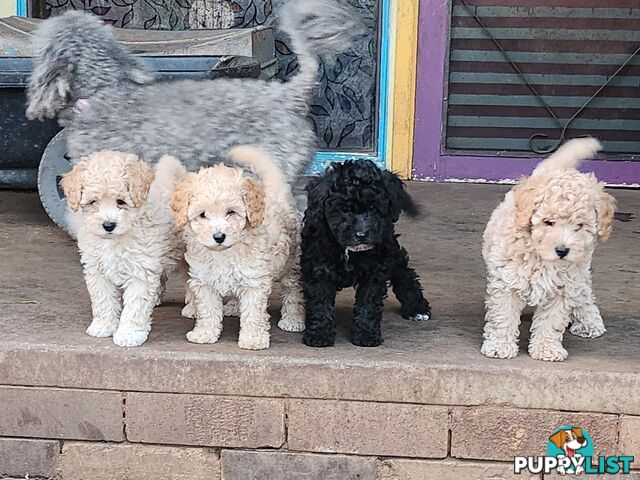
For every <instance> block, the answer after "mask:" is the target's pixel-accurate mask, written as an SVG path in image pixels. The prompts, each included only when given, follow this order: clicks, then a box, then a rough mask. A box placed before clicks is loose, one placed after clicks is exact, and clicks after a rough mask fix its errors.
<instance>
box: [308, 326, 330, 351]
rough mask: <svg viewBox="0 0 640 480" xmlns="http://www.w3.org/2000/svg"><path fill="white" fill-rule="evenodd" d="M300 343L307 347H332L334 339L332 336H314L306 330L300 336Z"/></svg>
mask: <svg viewBox="0 0 640 480" xmlns="http://www.w3.org/2000/svg"><path fill="white" fill-rule="evenodd" d="M302 343H304V344H305V345H306V346H307V347H333V345H334V344H335V338H334V336H333V335H316V334H311V333H309V330H307V331H306V332H305V333H304V335H303V336H302Z"/></svg>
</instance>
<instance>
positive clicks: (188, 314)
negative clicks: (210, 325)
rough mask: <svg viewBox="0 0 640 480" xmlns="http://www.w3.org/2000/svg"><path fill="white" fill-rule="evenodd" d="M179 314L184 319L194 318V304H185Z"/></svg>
mask: <svg viewBox="0 0 640 480" xmlns="http://www.w3.org/2000/svg"><path fill="white" fill-rule="evenodd" d="M180 314H181V315H182V316H183V317H185V318H196V305H195V303H194V302H189V303H187V304H186V305H185V306H184V307H182V311H181V312H180Z"/></svg>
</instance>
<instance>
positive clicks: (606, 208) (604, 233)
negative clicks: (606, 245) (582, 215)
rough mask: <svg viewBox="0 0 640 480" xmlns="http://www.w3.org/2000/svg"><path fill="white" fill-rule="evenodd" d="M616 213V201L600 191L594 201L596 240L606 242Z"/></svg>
mask: <svg viewBox="0 0 640 480" xmlns="http://www.w3.org/2000/svg"><path fill="white" fill-rule="evenodd" d="M615 212H616V199H615V198H613V197H612V196H611V195H609V194H608V193H606V192H605V191H602V192H601V193H600V195H599V198H598V200H597V201H596V219H597V228H598V239H599V240H600V241H601V242H606V241H607V240H608V239H609V235H611V231H612V230H613V217H614V214H615Z"/></svg>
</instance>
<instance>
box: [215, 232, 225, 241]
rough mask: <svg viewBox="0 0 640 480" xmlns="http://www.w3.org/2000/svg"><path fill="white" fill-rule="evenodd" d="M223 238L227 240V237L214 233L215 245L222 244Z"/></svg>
mask: <svg viewBox="0 0 640 480" xmlns="http://www.w3.org/2000/svg"><path fill="white" fill-rule="evenodd" d="M225 238H227V236H226V235H225V234H224V233H214V234H213V239H214V240H215V241H216V243H222V242H224V239H225Z"/></svg>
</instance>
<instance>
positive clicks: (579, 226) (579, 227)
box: [576, 223, 584, 231]
mask: <svg viewBox="0 0 640 480" xmlns="http://www.w3.org/2000/svg"><path fill="white" fill-rule="evenodd" d="M582 227H584V223H579V224H578V227H577V228H576V231H578V230H582Z"/></svg>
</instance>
